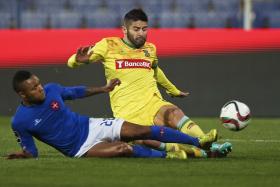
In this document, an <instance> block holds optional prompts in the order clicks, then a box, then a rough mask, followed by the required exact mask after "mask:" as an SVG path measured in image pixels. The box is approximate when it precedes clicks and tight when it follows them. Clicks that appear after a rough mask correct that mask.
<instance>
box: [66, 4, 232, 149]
mask: <svg viewBox="0 0 280 187" xmlns="http://www.w3.org/2000/svg"><path fill="white" fill-rule="evenodd" d="M122 30H123V33H124V37H123V38H119V37H108V38H104V39H102V40H101V41H99V42H97V43H96V44H95V45H94V46H92V47H82V48H79V49H78V51H77V53H76V54H74V55H72V56H71V57H70V58H69V60H68V66H69V67H71V68H74V67H76V66H79V65H83V64H88V63H92V62H102V63H103V65H104V68H105V76H106V79H107V81H108V80H110V79H114V78H118V79H120V80H121V81H122V84H121V85H120V86H119V87H117V88H115V89H114V90H113V91H112V92H110V101H111V108H112V111H113V114H114V117H116V118H122V119H125V120H126V121H129V122H131V123H137V124H142V125H153V124H155V125H167V126H169V127H172V128H175V129H178V130H180V131H182V132H183V133H186V134H188V135H191V136H194V137H201V136H203V135H204V132H203V131H202V130H201V128H200V127H199V126H198V125H197V124H196V123H195V122H193V121H192V120H191V119H190V118H189V117H188V116H186V115H185V114H184V112H183V111H182V110H181V109H180V108H179V107H177V106H175V105H174V104H172V103H170V102H167V101H165V100H164V99H163V98H162V96H161V94H160V92H159V90H158V87H157V84H160V85H161V86H163V87H164V88H165V89H166V91H167V93H168V94H169V95H171V96H173V97H186V96H187V95H188V94H189V93H188V92H183V91H181V90H179V89H178V88H176V86H175V85H173V84H172V83H171V82H170V81H169V80H168V79H167V77H166V76H165V75H164V73H163V71H162V70H161V69H160V68H159V65H158V58H157V53H156V47H155V45H154V44H152V43H149V42H147V41H146V37H147V31H148V18H147V15H146V14H145V12H143V11H142V10H141V9H133V10H131V11H129V12H128V13H127V14H126V15H125V17H124V25H123V27H122ZM209 133H212V134H214V136H217V131H216V130H215V129H213V130H211V131H210V132H209ZM146 143H147V142H146ZM149 143H152V142H149ZM164 146H165V144H164ZM228 147H229V146H227V148H228ZM230 148H231V145H230ZM226 150H227V149H226Z"/></svg>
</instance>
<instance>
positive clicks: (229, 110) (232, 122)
mask: <svg viewBox="0 0 280 187" xmlns="http://www.w3.org/2000/svg"><path fill="white" fill-rule="evenodd" d="M220 119H221V121H222V124H223V126H224V127H225V128H227V129H229V130H232V131H240V130H242V129H244V128H245V127H247V126H248V124H249V122H250V121H251V112H250V109H249V107H248V106H247V105H246V104H245V103H242V102H240V101H236V100H232V101H229V102H227V103H226V104H225V105H224V106H223V107H222V109H221V114H220Z"/></svg>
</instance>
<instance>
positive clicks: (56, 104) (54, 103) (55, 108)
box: [50, 101, 60, 110]
mask: <svg viewBox="0 0 280 187" xmlns="http://www.w3.org/2000/svg"><path fill="white" fill-rule="evenodd" d="M50 106H51V109H53V110H59V108H60V106H59V103H58V102H57V101H52V102H51V105H50Z"/></svg>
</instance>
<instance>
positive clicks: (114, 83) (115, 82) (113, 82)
mask: <svg viewBox="0 0 280 187" xmlns="http://www.w3.org/2000/svg"><path fill="white" fill-rule="evenodd" d="M120 84H121V81H120V79H118V78H116V79H111V80H110V82H109V83H108V84H107V85H106V86H105V87H104V92H111V91H113V90H114V88H115V87H116V86H117V85H120Z"/></svg>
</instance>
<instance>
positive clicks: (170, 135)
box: [149, 125, 199, 147]
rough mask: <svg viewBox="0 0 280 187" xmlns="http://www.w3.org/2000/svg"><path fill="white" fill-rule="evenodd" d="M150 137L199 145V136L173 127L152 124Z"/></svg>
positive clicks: (163, 140)
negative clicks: (190, 134)
mask: <svg viewBox="0 0 280 187" xmlns="http://www.w3.org/2000/svg"><path fill="white" fill-rule="evenodd" d="M149 138H150V139H152V140H158V141H161V142H169V143H183V144H190V145H194V146H196V147H199V140H198V138H195V137H192V136H189V135H187V134H184V133H182V132H180V131H177V130H174V129H171V128H169V127H163V126H155V125H153V126H151V137H149Z"/></svg>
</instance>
